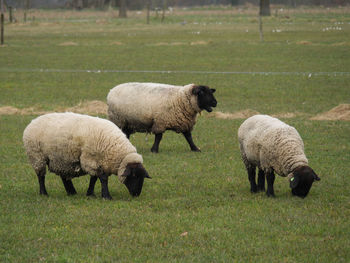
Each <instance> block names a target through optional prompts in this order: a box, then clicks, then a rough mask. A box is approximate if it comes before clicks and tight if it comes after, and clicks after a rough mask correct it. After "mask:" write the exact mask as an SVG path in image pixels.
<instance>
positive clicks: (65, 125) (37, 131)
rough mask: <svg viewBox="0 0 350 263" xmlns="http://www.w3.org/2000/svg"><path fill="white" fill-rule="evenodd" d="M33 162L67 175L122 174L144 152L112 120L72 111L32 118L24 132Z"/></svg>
mask: <svg viewBox="0 0 350 263" xmlns="http://www.w3.org/2000/svg"><path fill="white" fill-rule="evenodd" d="M23 143H24V147H25V149H26V152H27V155H28V158H29V161H30V163H31V164H32V166H33V168H34V170H35V171H36V172H39V171H40V170H42V169H44V168H45V166H46V165H48V167H49V170H50V171H51V172H53V173H56V174H58V175H61V176H62V175H64V176H66V177H67V178H70V177H74V176H79V175H83V174H90V175H95V176H96V175H99V174H100V173H101V172H103V173H106V174H115V175H118V178H119V180H120V182H122V183H123V182H124V180H125V178H123V177H122V176H121V175H122V174H123V172H124V170H125V167H126V165H127V164H128V163H142V161H143V160H142V156H141V155H139V154H137V152H136V148H135V147H134V146H133V145H132V144H131V143H130V141H129V140H128V139H127V138H126V136H125V135H124V133H123V132H122V131H121V130H120V129H119V128H118V127H116V126H115V125H114V124H113V123H112V122H110V121H108V120H105V119H101V118H97V117H91V116H87V115H81V114H76V113H71V112H66V113H50V114H46V115H42V116H39V117H38V118H36V119H34V120H32V122H31V123H30V124H29V125H28V126H27V127H26V129H25V130H24V133H23Z"/></svg>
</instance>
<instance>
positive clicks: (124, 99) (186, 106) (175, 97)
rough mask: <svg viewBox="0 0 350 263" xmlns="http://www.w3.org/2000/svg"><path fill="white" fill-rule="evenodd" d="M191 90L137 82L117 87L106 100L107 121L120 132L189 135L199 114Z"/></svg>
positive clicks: (192, 85) (182, 87)
mask: <svg viewBox="0 0 350 263" xmlns="http://www.w3.org/2000/svg"><path fill="white" fill-rule="evenodd" d="M194 87H195V85H194V84H189V85H186V86H173V85H167V84H159V83H136V82H133V83H124V84H121V85H118V86H116V87H114V88H113V89H111V91H110V92H109V94H108V96H107V104H108V118H109V119H110V120H111V121H113V122H114V123H115V124H116V125H117V126H118V127H120V128H123V127H125V126H127V127H129V128H132V129H134V130H135V131H142V132H153V133H163V132H165V131H166V130H167V129H172V130H174V131H175V132H178V133H179V132H184V131H191V130H192V128H193V126H194V124H195V123H196V117H197V113H199V112H201V109H200V108H199V107H198V102H197V96H196V95H194V94H192V90H193V88H194Z"/></svg>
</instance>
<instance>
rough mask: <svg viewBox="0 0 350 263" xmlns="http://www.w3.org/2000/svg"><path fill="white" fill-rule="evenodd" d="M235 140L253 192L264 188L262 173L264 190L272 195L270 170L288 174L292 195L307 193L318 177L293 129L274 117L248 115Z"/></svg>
mask: <svg viewBox="0 0 350 263" xmlns="http://www.w3.org/2000/svg"><path fill="white" fill-rule="evenodd" d="M238 140H239V144H240V150H241V155H242V159H243V162H244V164H245V166H246V169H247V172H248V178H249V181H250V187H251V188H250V191H251V192H253V193H255V192H257V191H264V190H265V175H266V181H267V192H266V194H267V195H268V196H273V197H274V196H275V193H274V189H273V183H274V181H275V175H274V171H275V172H276V173H277V174H279V175H280V176H284V177H285V176H288V178H290V187H291V188H292V193H293V195H296V196H299V197H302V198H304V197H306V195H307V194H308V193H309V191H310V188H311V186H312V183H313V182H314V181H315V180H316V181H319V180H320V178H319V177H318V176H317V174H316V173H315V172H314V171H313V170H312V169H311V168H310V167H309V166H308V160H307V159H306V156H305V154H304V144H303V141H302V139H301V137H300V135H299V133H298V132H297V130H296V129H295V128H293V127H291V126H289V125H287V124H285V123H284V122H282V121H280V120H278V119H276V118H272V117H270V116H267V115H255V116H252V117H250V118H248V119H247V120H245V121H244V122H243V123H242V125H241V126H240V127H239V129H238ZM256 166H257V167H258V168H259V173H258V185H256V182H255V169H256Z"/></svg>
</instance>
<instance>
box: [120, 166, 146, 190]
mask: <svg viewBox="0 0 350 263" xmlns="http://www.w3.org/2000/svg"><path fill="white" fill-rule="evenodd" d="M122 176H124V177H125V181H124V184H125V186H126V187H127V188H128V190H129V193H130V194H131V195H132V196H139V195H140V194H141V191H142V186H143V180H144V178H151V177H150V176H149V175H148V173H147V171H146V169H145V168H144V167H143V165H142V164H140V163H129V164H128V165H127V166H126V168H125V171H124V173H123V175H122Z"/></svg>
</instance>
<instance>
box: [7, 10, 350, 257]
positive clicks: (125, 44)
mask: <svg viewBox="0 0 350 263" xmlns="http://www.w3.org/2000/svg"><path fill="white" fill-rule="evenodd" d="M256 13H257V10H256V9H246V8H241V9H229V10H226V9H215V10H211V9H210V8H208V9H187V10H175V12H174V13H173V14H172V15H169V16H168V17H167V18H166V20H165V23H160V21H159V19H157V18H155V17H154V15H153V17H152V19H151V24H150V25H146V24H145V18H144V12H143V13H141V14H139V13H137V12H130V15H129V16H130V17H129V18H128V19H126V20H121V19H117V18H116V16H117V13H116V12H115V11H105V12H102V11H101V12H96V11H81V12H73V11H58V10H55V11H47V10H46V11H44V10H35V11H34V10H32V11H31V14H30V15H29V17H34V16H35V20H34V21H29V22H27V23H23V22H21V20H20V17H21V14H20V11H18V12H17V17H18V22H17V23H14V24H6V25H5V37H6V38H5V44H6V45H5V46H3V47H0V79H1V81H0V107H5V106H12V107H16V108H19V109H24V108H30V107H32V108H34V109H35V110H38V111H55V110H57V109H65V108H69V107H73V106H75V105H77V104H79V103H81V102H83V103H84V102H87V101H91V100H99V101H105V98H106V94H107V93H108V91H109V90H110V89H111V88H112V87H114V86H115V85H117V84H119V83H123V82H129V81H145V82H146V81H149V82H161V83H171V84H179V85H183V84H188V83H200V84H206V85H209V86H210V87H212V88H215V89H216V90H217V92H216V93H215V95H216V97H217V100H218V107H217V108H216V109H215V111H220V112H225V113H234V112H237V111H242V110H247V109H250V110H254V111H257V112H260V113H265V114H277V115H278V114H279V115H280V116H292V117H293V118H282V120H284V121H286V122H287V123H289V124H291V125H293V126H295V127H296V128H297V130H298V131H299V133H300V134H301V136H302V137H303V139H304V143H305V151H306V154H307V156H308V159H309V162H310V165H311V166H312V167H313V168H314V170H315V171H316V172H317V173H318V174H319V176H320V177H321V181H320V182H318V183H315V184H314V186H313V187H312V189H311V192H310V194H309V196H308V197H307V198H306V199H299V198H295V197H293V196H292V195H291V193H290V190H289V186H288V182H287V180H286V179H285V178H282V177H276V181H275V192H276V198H274V199H273V198H267V197H266V195H265V194H264V193H259V194H256V195H253V194H251V193H250V192H249V183H248V179H247V175H246V172H245V169H244V167H243V163H242V162H241V160H240V155H239V150H238V141H237V138H236V137H237V136H236V134H237V129H238V127H239V125H240V124H241V123H242V121H243V120H242V119H218V118H215V117H212V116H214V114H207V113H203V114H202V115H201V116H200V117H199V118H198V123H197V125H196V126H195V129H194V131H193V137H194V141H195V142H196V144H197V145H198V146H199V147H200V148H201V149H202V152H201V153H192V152H190V151H189V147H188V145H187V143H186V142H185V140H184V138H182V137H181V136H180V135H178V134H176V133H172V132H167V133H166V134H165V135H164V137H163V138H164V139H163V141H162V142H161V145H160V153H159V154H157V155H156V154H151V152H150V148H151V145H152V143H153V136H151V135H148V136H146V135H145V134H136V135H134V136H132V138H131V141H132V143H133V144H134V145H135V146H136V147H137V149H138V152H139V153H141V154H142V155H143V158H144V164H145V167H146V169H147V170H148V172H149V174H150V175H151V176H152V177H153V179H152V180H147V181H146V182H145V184H144V188H143V191H142V194H141V196H140V197H139V198H131V197H130V196H129V194H128V192H127V190H126V188H125V187H124V186H123V185H121V184H120V183H119V182H118V181H117V179H116V177H114V176H112V177H111V178H110V182H109V184H110V191H111V195H112V196H113V198H114V199H113V200H112V201H104V200H102V199H101V197H100V189H99V187H97V189H96V190H97V198H95V199H93V198H87V197H85V193H86V190H87V186H88V180H89V178H88V177H87V176H85V177H81V178H77V179H74V180H73V183H74V184H75V186H76V189H77V191H78V195H76V196H74V197H68V196H66V193H65V190H64V188H63V185H62V183H61V181H60V179H59V177H57V176H55V175H53V174H48V176H47V180H46V186H47V190H48V192H49V195H50V196H49V197H48V198H46V197H42V196H39V194H38V190H39V187H38V183H37V178H36V176H35V173H34V171H33V170H32V168H31V167H30V165H29V164H28V161H27V159H26V156H25V154H24V150H23V146H22V133H23V130H24V128H25V127H26V125H28V123H29V122H30V121H31V119H33V118H34V117H36V115H21V114H17V115H9V114H5V115H0V159H1V161H0V171H1V172H0V261H1V262H111V261H121V262H168V261H171V262H349V261H350V250H349V248H350V223H349V218H350V181H349V178H350V177H349V176H350V168H349V161H350V122H349V121H313V120H310V117H312V116H314V115H316V114H319V113H323V112H325V111H328V110H330V109H331V108H333V107H336V106H338V105H339V104H345V103H346V104H349V103H350V90H349V83H350V73H349V71H350V56H349V48H350V10H349V8H347V7H343V8H334V9H321V8H318V9H315V8H313V9H286V8H283V7H278V8H275V10H274V11H273V12H272V13H273V15H272V16H271V17H269V18H264V20H263V23H264V40H265V41H264V42H260V39H259V32H258V25H257V21H258V20H257V17H256ZM91 70H94V71H93V72H91ZM111 70H130V71H139V72H110V71H111ZM141 71H182V72H177V73H176V72H172V73H156V72H155V73H150V72H141ZM184 71H192V73H191V72H187V73H186V72H184ZM193 71H197V73H196V72H193ZM198 71H204V72H236V73H234V74H210V73H206V74H202V73H200V72H198ZM239 72H240V73H239ZM254 72H255V74H253V73H254ZM261 72H265V73H264V74H263V73H261ZM283 72H284V73H283ZM287 113H289V115H288V114H287ZM291 113H292V114H291ZM100 116H102V117H104V115H103V114H100ZM98 186H99V184H98Z"/></svg>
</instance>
